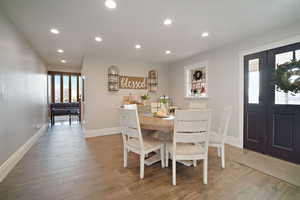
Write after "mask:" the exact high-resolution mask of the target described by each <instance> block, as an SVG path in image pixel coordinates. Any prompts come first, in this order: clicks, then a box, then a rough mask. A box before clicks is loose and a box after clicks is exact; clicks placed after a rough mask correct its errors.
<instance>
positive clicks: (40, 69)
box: [0, 13, 47, 166]
mask: <svg viewBox="0 0 300 200" xmlns="http://www.w3.org/2000/svg"><path fill="white" fill-rule="evenodd" d="M46 78H47V76H46V67H45V65H44V63H43V61H42V60H41V59H40V58H39V57H38V56H37V54H36V53H35V52H34V51H33V49H32V48H31V46H30V45H28V43H27V42H26V41H25V40H24V39H23V37H22V36H21V35H20V34H19V33H18V31H17V30H16V29H15V26H14V25H12V24H11V23H10V22H9V21H8V20H7V19H6V18H5V17H4V16H3V15H2V14H1V13H0V166H1V164H3V163H4V162H5V161H6V160H7V159H8V158H9V157H10V156H11V155H12V154H13V153H14V152H15V151H16V150H17V149H18V148H19V147H20V146H22V145H23V144H24V143H25V142H26V141H27V140H28V139H29V138H31V137H32V136H33V135H34V134H35V133H36V132H37V130H38V128H37V126H42V125H44V124H45V122H46V116H47V107H46V104H47V96H46V95H47V93H46V92H47V79H46Z"/></svg>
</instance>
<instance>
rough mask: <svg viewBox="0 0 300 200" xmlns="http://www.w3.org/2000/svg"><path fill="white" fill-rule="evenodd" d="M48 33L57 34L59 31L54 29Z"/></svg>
mask: <svg viewBox="0 0 300 200" xmlns="http://www.w3.org/2000/svg"><path fill="white" fill-rule="evenodd" d="M50 32H51V33H53V34H59V30H58V29H56V28H52V29H50Z"/></svg>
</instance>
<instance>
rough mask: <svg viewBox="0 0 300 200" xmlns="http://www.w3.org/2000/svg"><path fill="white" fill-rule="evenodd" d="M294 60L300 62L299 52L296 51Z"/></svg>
mask: <svg viewBox="0 0 300 200" xmlns="http://www.w3.org/2000/svg"><path fill="white" fill-rule="evenodd" d="M296 60H300V50H297V51H296Z"/></svg>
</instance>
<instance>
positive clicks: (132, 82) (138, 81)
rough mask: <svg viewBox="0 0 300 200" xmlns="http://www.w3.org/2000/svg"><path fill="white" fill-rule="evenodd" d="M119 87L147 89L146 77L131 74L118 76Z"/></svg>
mask: <svg viewBox="0 0 300 200" xmlns="http://www.w3.org/2000/svg"><path fill="white" fill-rule="evenodd" d="M119 79H120V82H119V83H120V84H119V88H120V89H142V90H146V89H147V78H145V77H133V76H120V77H119Z"/></svg>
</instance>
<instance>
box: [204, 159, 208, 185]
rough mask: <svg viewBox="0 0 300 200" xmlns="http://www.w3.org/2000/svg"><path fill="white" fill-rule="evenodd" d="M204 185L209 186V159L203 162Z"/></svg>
mask: <svg viewBox="0 0 300 200" xmlns="http://www.w3.org/2000/svg"><path fill="white" fill-rule="evenodd" d="M203 184H207V157H206V158H205V159H204V160H203Z"/></svg>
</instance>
